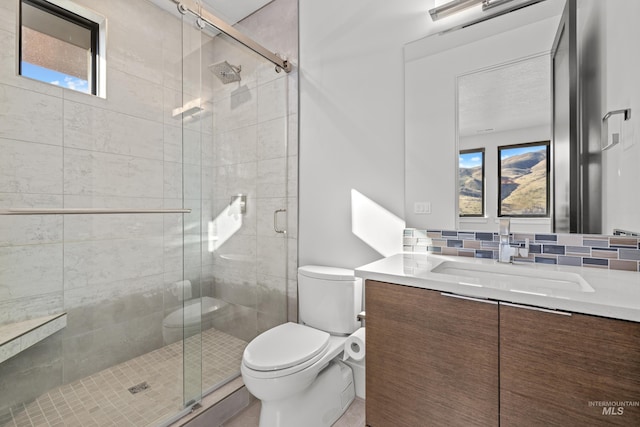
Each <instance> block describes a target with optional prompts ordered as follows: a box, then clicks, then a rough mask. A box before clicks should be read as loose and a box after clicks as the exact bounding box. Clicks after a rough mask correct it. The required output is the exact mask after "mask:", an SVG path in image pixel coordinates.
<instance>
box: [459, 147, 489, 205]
mask: <svg viewBox="0 0 640 427" xmlns="http://www.w3.org/2000/svg"><path fill="white" fill-rule="evenodd" d="M470 153H482V202H481V205H482V212H481V213H480V214H469V215H462V214H461V213H460V162H458V218H484V217H485V216H486V200H487V199H486V181H487V178H486V163H487V162H486V158H487V154H486V150H485V147H480V148H473V149H464V150H458V156H460V155H462V154H470Z"/></svg>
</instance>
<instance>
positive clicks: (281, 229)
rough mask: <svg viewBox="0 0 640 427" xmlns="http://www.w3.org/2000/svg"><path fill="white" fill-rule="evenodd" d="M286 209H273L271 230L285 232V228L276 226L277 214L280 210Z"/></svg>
mask: <svg viewBox="0 0 640 427" xmlns="http://www.w3.org/2000/svg"><path fill="white" fill-rule="evenodd" d="M286 211H287V210H286V209H276V210H275V211H273V231H275V232H276V233H282V234H284V233H286V232H287V230H285V229H284V228H278V214H279V213H280V212H286Z"/></svg>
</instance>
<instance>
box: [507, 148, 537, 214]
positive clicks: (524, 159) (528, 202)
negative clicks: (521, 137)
mask: <svg viewBox="0 0 640 427" xmlns="http://www.w3.org/2000/svg"><path fill="white" fill-rule="evenodd" d="M498 158H499V159H500V163H499V167H498V181H499V183H500V185H499V186H498V200H499V202H498V216H520V217H548V216H549V141H543V142H531V143H526V144H518V145H505V146H502V147H498Z"/></svg>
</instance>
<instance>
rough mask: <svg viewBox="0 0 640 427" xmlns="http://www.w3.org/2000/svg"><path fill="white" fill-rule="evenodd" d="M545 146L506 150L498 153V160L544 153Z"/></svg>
mask: <svg viewBox="0 0 640 427" xmlns="http://www.w3.org/2000/svg"><path fill="white" fill-rule="evenodd" d="M546 150H547V146H546V145H534V146H529V147H518V148H507V149H506V150H505V149H503V150H501V151H500V160H504V159H508V158H509V157H512V156H518V155H520V154H525V153H534V152H536V151H546Z"/></svg>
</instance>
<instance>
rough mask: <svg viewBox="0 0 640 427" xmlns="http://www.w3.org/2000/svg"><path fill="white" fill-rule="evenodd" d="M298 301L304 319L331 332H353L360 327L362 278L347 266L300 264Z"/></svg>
mask: <svg viewBox="0 0 640 427" xmlns="http://www.w3.org/2000/svg"><path fill="white" fill-rule="evenodd" d="M298 304H299V309H300V312H299V313H298V315H299V317H300V322H301V323H303V324H305V325H308V326H311V327H312V328H316V329H320V330H323V331H326V332H329V333H331V334H336V335H343V334H351V333H353V332H355V331H356V329H358V328H359V327H360V322H359V321H358V319H357V315H358V313H360V311H361V310H362V279H361V278H359V277H355V276H354V274H353V270H348V269H344V268H337V267H325V266H319V265H306V266H304V267H300V268H298Z"/></svg>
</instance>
